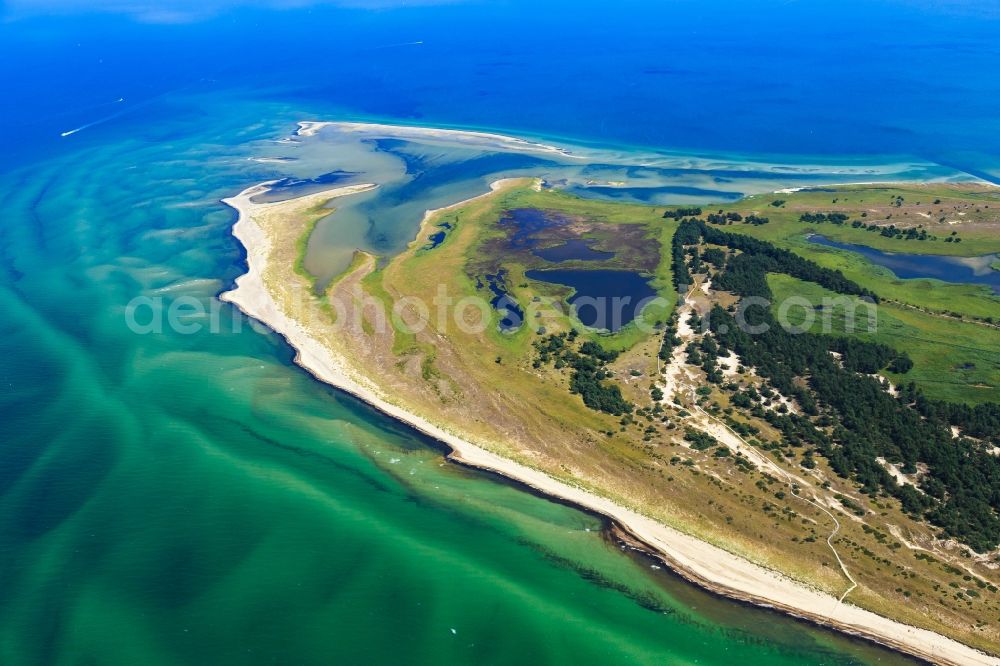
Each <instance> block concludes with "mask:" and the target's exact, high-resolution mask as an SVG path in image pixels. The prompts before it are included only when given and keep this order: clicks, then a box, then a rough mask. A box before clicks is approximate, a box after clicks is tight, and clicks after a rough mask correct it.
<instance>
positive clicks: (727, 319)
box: [672, 219, 1000, 551]
mask: <svg viewBox="0 0 1000 666" xmlns="http://www.w3.org/2000/svg"><path fill="white" fill-rule="evenodd" d="M701 242H706V243H710V244H712V245H718V246H725V247H728V248H730V249H732V250H736V251H737V252H738V254H736V255H735V256H734V257H732V258H730V259H729V260H728V261H727V262H726V264H725V269H724V270H720V271H718V272H716V273H715V274H714V275H713V276H712V280H713V284H714V285H715V287H716V288H717V289H722V290H725V291H728V292H731V293H733V294H736V295H738V296H739V297H740V298H741V299H760V300H761V301H771V300H772V299H773V293H772V292H771V289H770V286H769V284H768V277H767V276H768V274H774V273H779V274H785V275H788V276H790V277H794V278H797V279H798V280H801V281H804V282H812V283H815V284H817V285H818V286H821V287H823V288H825V289H827V290H830V291H833V292H835V293H837V294H843V295H848V296H855V297H865V298H867V299H869V300H872V301H873V302H877V296H876V295H875V294H874V293H872V292H870V291H868V290H867V289H866V288H864V287H862V286H860V285H858V284H857V283H855V282H853V281H851V280H849V279H847V278H846V277H845V276H844V275H843V274H841V273H840V272H838V271H833V270H830V269H827V268H823V267H821V266H819V265H817V264H815V263H814V262H811V261H809V260H807V259H804V258H802V257H800V256H798V255H795V254H793V253H791V252H789V251H788V250H783V249H780V248H777V247H776V246H774V245H773V244H771V243H768V242H765V241H760V240H757V239H754V238H750V237H747V236H745V235H742V234H734V233H728V232H723V231H721V230H719V229H717V228H715V227H712V226H710V225H707V224H705V223H704V222H702V221H700V220H694V219H688V220H683V221H682V222H681V223H680V225H679V226H678V229H677V232H676V234H675V236H674V244H673V252H672V255H673V257H674V261H675V264H674V274H675V276H678V280H682V279H683V278H684V276H685V274H689V272H690V270H691V266H690V264H691V263H693V261H694V260H696V259H697V257H698V256H699V254H698V250H697V247H696V246H697V245H699V244H700V243H701ZM688 246H692V249H693V251H688V249H687V248H688ZM686 256H691V257H692V262H689V263H687V264H683V263H678V258H680V261H683V259H684V257H686ZM741 315H742V317H743V320H742V321H739V320H737V319H736V318H735V317H734V316H733V314H731V313H730V312H728V311H727V310H726V309H724V308H722V307H720V306H718V305H715V306H714V308H713V310H712V312H711V316H710V327H711V331H712V334H713V336H714V338H715V340H716V342H717V343H718V347H719V348H721V349H725V350H730V351H732V352H735V353H736V354H738V355H739V357H740V359H741V360H742V362H743V363H744V364H746V365H750V366H752V367H754V368H755V369H756V371H757V373H758V374H759V375H760V376H762V377H765V378H766V379H767V381H768V383H769V384H770V385H771V386H773V387H774V388H775V389H776V390H778V391H779V392H780V393H781V394H782V395H786V396H792V397H794V398H795V401H796V402H797V403H798V404H799V405H800V406H801V408H802V411H803V412H804V414H801V415H800V414H781V413H776V412H770V413H768V414H767V415H766V418H767V420H768V422H769V423H770V424H771V425H772V426H773V427H774V428H776V429H777V430H779V431H780V432H782V434H783V435H784V437H785V438H786V439H787V440H789V441H792V442H795V443H797V444H798V445H801V446H809V447H810V448H813V449H815V450H816V451H818V452H819V453H821V454H823V455H824V456H825V457H826V458H827V460H828V461H829V464H830V466H831V468H832V469H833V470H834V471H835V472H836V473H837V474H839V475H840V476H842V477H844V478H850V479H852V480H854V481H855V482H856V483H857V484H858V485H859V486H860V487H861V490H862V491H863V492H865V493H867V494H870V495H872V496H875V495H877V494H878V493H880V492H886V493H888V494H890V495H892V496H894V497H895V498H896V499H898V500H899V501H900V502H901V503H902V506H903V508H904V510H905V511H907V512H908V513H910V514H912V515H914V516H920V517H923V518H925V519H927V520H930V521H931V522H932V523H934V524H936V525H938V526H939V527H941V528H942V529H943V530H944V532H945V533H946V534H948V535H950V536H953V537H955V538H957V539H959V540H961V541H963V542H965V543H967V544H968V545H970V546H972V547H973V548H975V549H976V550H979V551H986V550H990V549H992V548H995V547H996V546H997V544H998V543H1000V460H998V458H997V456H994V455H992V454H991V453H989V452H987V451H984V450H983V449H982V448H981V447H979V446H978V445H977V444H975V443H974V442H973V441H971V440H966V439H959V440H955V439H954V438H953V437H952V435H951V432H950V430H949V428H950V426H957V427H960V428H961V429H963V430H964V431H966V432H971V431H975V434H976V436H978V437H981V438H985V439H987V440H990V441H993V442H996V443H1000V404H997V403H984V404H981V405H978V406H977V407H976V408H975V409H970V408H960V407H959V406H955V405H951V404H949V403H941V402H934V401H931V400H929V399H927V398H926V397H925V396H923V395H922V394H921V393H920V392H919V391H918V390H917V389H916V387H915V386H914V385H913V384H910V385H908V386H907V388H906V389H905V390H904V391H901V396H900V397H899V398H898V399H897V398H896V397H894V396H892V395H891V394H889V393H888V392H887V391H885V389H884V388H883V387H882V385H881V384H880V383H879V382H877V381H875V380H874V379H872V378H871V377H869V376H868V375H871V374H873V373H876V372H879V371H881V370H884V369H886V367H887V366H889V365H890V364H892V366H893V367H894V368H895V369H897V370H903V369H905V368H908V367H909V366H910V365H911V362H910V359H909V356H904V355H903V354H901V353H900V352H898V351H896V350H894V349H893V348H892V347H890V346H889V345H886V344H882V343H879V342H874V341H864V340H861V339H858V338H857V337H854V336H847V335H842V336H834V335H824V334H816V333H812V332H798V331H793V330H787V329H786V328H784V327H782V326H781V325H780V323H779V322H778V320H777V319H775V317H774V315H773V314H772V312H771V311H770V310H768V309H765V308H746V309H744V310H743V311H742V312H741ZM751 331H752V332H751ZM693 351H697V350H693ZM702 351H705V343H704V342H703V343H702ZM834 354H835V355H836V356H834ZM690 357H691V354H690V353H689V360H690ZM706 373H707V374H708V377H709V380H710V381H719V380H718V379H717V378H713V374H712V372H711V368H710V367H706ZM821 417H822V419H823V420H822V422H821V421H820V418H821ZM832 423H835V424H837V425H835V426H834V427H833V428H832V429H830V428H829V427H828V426H827V424H832ZM880 457H881V458H884V459H887V460H889V461H892V462H897V463H899V464H901V465H902V467H903V469H904V470H908V471H910V472H911V473H912V472H913V471H916V469H917V466H918V465H920V464H922V465H925V466H926V467H927V473H926V474H924V475H923V477H922V479H921V481H920V483H919V488H920V491H922V492H920V491H918V490H916V489H914V487H913V486H911V485H908V484H904V485H900V484H898V483H897V481H896V480H895V479H894V478H893V477H892V475H891V474H889V473H888V472H887V471H886V470H885V469H884V468H883V467H882V466H881V465H879V464H878V462H877V458H880Z"/></svg>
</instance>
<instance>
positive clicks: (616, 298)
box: [525, 269, 656, 332]
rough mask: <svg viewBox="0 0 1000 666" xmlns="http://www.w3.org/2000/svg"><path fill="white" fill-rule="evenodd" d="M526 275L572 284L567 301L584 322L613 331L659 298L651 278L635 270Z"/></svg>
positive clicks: (538, 272)
mask: <svg viewBox="0 0 1000 666" xmlns="http://www.w3.org/2000/svg"><path fill="white" fill-rule="evenodd" d="M525 275H526V276H527V277H529V278H531V279H532V280H540V281H542V282H549V283H553V284H561V285H564V286H567V287H570V288H571V289H573V290H574V293H573V295H572V296H570V297H569V298H568V299H567V301H568V302H569V304H570V306H571V307H572V308H573V312H574V313H575V314H576V316H577V318H579V320H580V322H581V323H582V324H583V325H584V326H589V327H591V328H598V329H607V330H609V331H612V332H614V331H617V330H619V329H621V328H622V327H623V326H625V325H627V324H628V323H630V322H631V321H632V320H634V319H635V318H636V317H637V316H638V315H639V313H640V312H642V308H643V307H644V306H645V304H646V303H647V302H648V301H649V300H650V299H653V298H655V297H656V291H655V290H654V289H653V288H652V287H651V286H650V284H649V282H648V280H647V279H646V278H644V277H642V275H640V274H639V273H636V272H634V271H618V270H579V269H552V270H531V271H527V272H526V273H525Z"/></svg>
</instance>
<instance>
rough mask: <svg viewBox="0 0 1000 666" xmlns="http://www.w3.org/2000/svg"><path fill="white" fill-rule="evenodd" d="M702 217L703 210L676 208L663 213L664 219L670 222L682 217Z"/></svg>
mask: <svg viewBox="0 0 1000 666" xmlns="http://www.w3.org/2000/svg"><path fill="white" fill-rule="evenodd" d="M699 215H701V208H698V207H692V208H674V209H673V210H668V211H666V212H665V213H663V217H664V218H666V219H668V220H679V219H681V218H682V217H698V216H699Z"/></svg>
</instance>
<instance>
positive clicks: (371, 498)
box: [0, 100, 905, 665]
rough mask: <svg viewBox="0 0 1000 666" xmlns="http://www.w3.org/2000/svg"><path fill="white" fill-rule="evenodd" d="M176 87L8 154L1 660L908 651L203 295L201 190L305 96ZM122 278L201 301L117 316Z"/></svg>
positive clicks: (816, 657) (1, 285) (230, 246)
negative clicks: (837, 624)
mask: <svg viewBox="0 0 1000 666" xmlns="http://www.w3.org/2000/svg"><path fill="white" fill-rule="evenodd" d="M189 104H190V106H189V107H187V113H185V114H182V115H181V116H180V117H179V119H176V120H175V121H174V122H173V123H172V124H161V125H157V126H150V127H147V128H143V129H142V131H140V132H137V133H135V134H132V135H128V134H124V133H123V134H122V135H121V136H118V137H116V138H115V139H114V140H107V139H105V140H102V141H100V142H94V143H93V144H90V145H83V146H81V148H80V149H79V150H77V151H76V152H74V153H72V154H68V155H66V156H61V157H51V158H49V159H43V160H40V161H38V162H37V163H35V164H33V165H32V166H31V167H30V168H20V169H14V170H12V171H11V172H10V173H9V174H8V175H6V176H5V177H4V178H3V181H2V192H3V200H4V202H5V214H6V218H7V222H6V223H5V224H4V225H3V226H2V227H0V266H2V268H3V271H2V273H0V276H2V278H0V308H2V310H3V312H4V313H5V316H4V317H3V319H2V320H0V330H2V333H3V335H0V345H2V349H0V386H3V388H4V390H3V392H2V393H0V419H2V422H3V424H4V427H3V429H2V432H0V450H2V453H3V455H2V462H0V663H3V664H5V665H7V664H10V665H19V664H89V663H92V664H137V663H141V664H192V663H212V664H246V663H261V664H266V663H275V664H278V663H280V664H329V663H361V662H364V663H388V662H404V663H469V662H477V663H478V662H489V663H519V662H524V661H525V659H530V660H531V661H532V662H533V663H576V664H583V663H650V664H653V663H657V664H663V663H670V664H695V663H697V664H732V663H734V661H735V660H739V661H740V662H742V663H745V664H768V665H778V664H874V663H905V660H903V659H901V658H899V657H897V656H895V655H892V654H890V653H887V652H885V651H883V650H880V649H876V648H875V647H872V646H868V645H866V644H861V643H856V642H853V641H850V640H848V639H846V638H842V637H839V636H836V635H834V634H831V633H828V632H824V631H819V630H815V629H812V628H809V627H807V626H805V625H803V624H801V623H798V622H796V621H793V620H790V619H786V618H783V617H780V616H777V615H775V614H772V613H768V612H765V611H761V610H754V609H748V608H744V607H742V606H739V605H736V604H733V603H731V602H727V601H723V600H719V599H716V598H713V597H711V596H709V595H707V594H704V593H701V592H699V591H697V590H695V589H693V588H691V587H690V586H688V585H686V584H683V583H680V582H678V581H677V580H675V579H673V578H672V577H670V576H669V575H667V574H666V573H665V572H663V571H657V570H654V569H653V568H652V567H651V563H650V562H649V561H646V560H644V559H642V558H636V557H633V556H631V555H629V554H627V553H624V552H622V551H621V549H620V548H619V547H617V546H616V545H615V544H614V543H611V542H609V541H608V540H607V539H606V538H605V536H604V535H603V533H602V524H601V522H600V521H599V520H597V519H595V518H593V517H591V516H588V515H586V514H583V513H581V512H579V511H576V510H574V509H572V508H569V507H565V506H562V505H559V504H554V503H551V502H548V501H545V500H543V499H540V498H538V497H535V496H533V495H531V494H529V493H526V492H524V491H522V490H519V489H517V488H514V487H512V486H511V485H509V484H507V483H504V482H502V481H499V480H497V479H493V478H490V477H488V476H486V475H483V474H479V473H473V472H470V471H466V470H463V469H461V468H458V467H456V466H454V465H450V464H446V463H444V462H443V459H442V457H441V454H440V453H439V452H438V451H437V450H435V449H434V448H433V447H432V446H431V445H430V443H429V442H426V441H424V440H422V439H421V438H419V437H417V436H415V435H414V433H412V432H410V431H408V430H406V429H404V428H402V427H399V426H397V425H395V424H393V423H392V422H389V421H388V420H387V419H385V418H383V417H381V416H379V415H378V414H375V413H373V412H372V411H371V410H369V409H367V408H366V407H364V406H363V405H360V404H358V403H357V402H355V401H354V400H352V399H348V398H346V397H344V396H342V395H340V394H338V393H337V392H336V391H333V390H332V389H329V388H327V387H324V386H322V385H320V384H318V383H317V382H315V381H313V380H312V379H310V378H309V377H308V376H306V375H305V374H304V373H303V372H301V371H300V370H299V369H298V368H296V367H295V366H294V365H293V364H292V363H291V356H290V351H289V349H288V348H287V346H286V345H285V344H284V343H283V342H282V341H281V340H280V339H278V338H277V337H276V336H274V335H273V334H269V333H268V332H267V331H264V330H255V327H253V326H251V324H250V322H248V321H247V320H245V319H244V318H242V317H240V316H239V315H237V314H236V313H235V312H233V311H232V310H231V309H230V308H228V307H219V306H218V304H217V300H216V299H215V295H216V294H217V293H218V292H219V291H221V290H222V289H224V288H225V287H226V286H227V285H229V284H230V283H231V281H232V279H233V278H235V277H236V276H237V275H238V274H239V273H240V272H241V271H242V267H243V255H242V251H241V249H240V247H239V246H238V245H237V243H236V242H235V241H234V240H233V239H232V238H231V236H230V233H229V229H230V225H231V224H232V222H233V215H232V213H231V212H230V211H229V210H228V209H226V208H225V207H224V206H222V205H221V204H220V203H218V200H219V199H220V198H221V197H223V196H227V195H231V194H233V193H234V192H236V191H239V190H240V189H242V188H243V187H245V186H246V185H248V184H251V183H254V182H258V181H260V180H264V179H266V178H268V177H273V176H274V175H276V171H281V169H285V167H284V165H281V166H280V167H276V166H274V165H269V164H261V163H258V162H252V161H248V160H247V158H248V157H250V156H253V155H256V154H258V153H259V151H260V148H261V145H263V144H261V143H258V142H260V141H266V140H270V139H276V138H279V137H281V136H283V135H284V134H285V133H287V132H288V130H289V129H290V128H291V127H293V124H292V121H293V120H295V119H297V118H298V117H300V116H299V112H298V111H296V112H295V113H292V112H291V111H290V110H288V109H286V108H284V107H280V106H277V105H272V106H264V105H251V104H243V105H241V106H239V107H238V108H232V109H230V110H229V111H228V112H227V113H226V114H225V115H218V114H216V115H213V114H211V113H210V112H212V111H213V110H217V109H213V108H212V107H208V106H199V104H204V101H203V100H202V101H201V102H196V101H191V102H189ZM262 118H267V119H268V120H266V121H262V120H261V119H262ZM303 168H304V167H303ZM317 173H319V172H317ZM136 296H144V297H146V298H149V299H152V301H151V302H154V303H159V304H160V307H161V308H162V312H168V311H170V310H171V308H173V309H174V310H175V311H176V312H178V313H179V317H180V320H181V321H182V323H187V324H192V323H203V324H206V323H210V320H209V319H207V318H206V317H205V316H201V315H197V314H191V312H192V310H193V309H194V306H193V305H191V304H192V303H200V304H201V305H202V306H203V307H204V309H205V310H206V311H210V310H211V309H212V308H213V307H217V308H218V316H217V319H218V321H219V322H220V323H219V325H218V327H217V330H216V331H214V332H213V331H211V330H202V331H201V332H199V333H192V334H183V333H181V332H179V331H177V330H171V329H169V328H168V329H165V330H164V331H162V332H159V333H153V334H148V335H138V334H136V333H135V332H133V331H131V330H129V328H128V327H127V326H126V306H127V304H128V303H129V301H130V300H131V299H133V298H135V297H136ZM180 304H184V305H180ZM147 314H148V313H147ZM152 321H155V320H151V322H152Z"/></svg>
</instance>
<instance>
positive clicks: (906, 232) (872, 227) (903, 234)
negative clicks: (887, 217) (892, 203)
mask: <svg viewBox="0 0 1000 666" xmlns="http://www.w3.org/2000/svg"><path fill="white" fill-rule="evenodd" d="M851 226H852V227H854V228H855V229H867V230H868V231H877V232H878V233H879V234H880V235H882V236H885V237H886V238H896V239H900V240H927V239H928V238H932V239H933V238H934V236H931V235H930V234H928V233H927V229H924V227H923V226H922V225H921V226H918V227H907V228H905V229H903V228H900V227H897V226H896V225H895V224H888V225H878V224H865V223H864V222H862V221H861V220H854V221H853V222H851Z"/></svg>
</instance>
